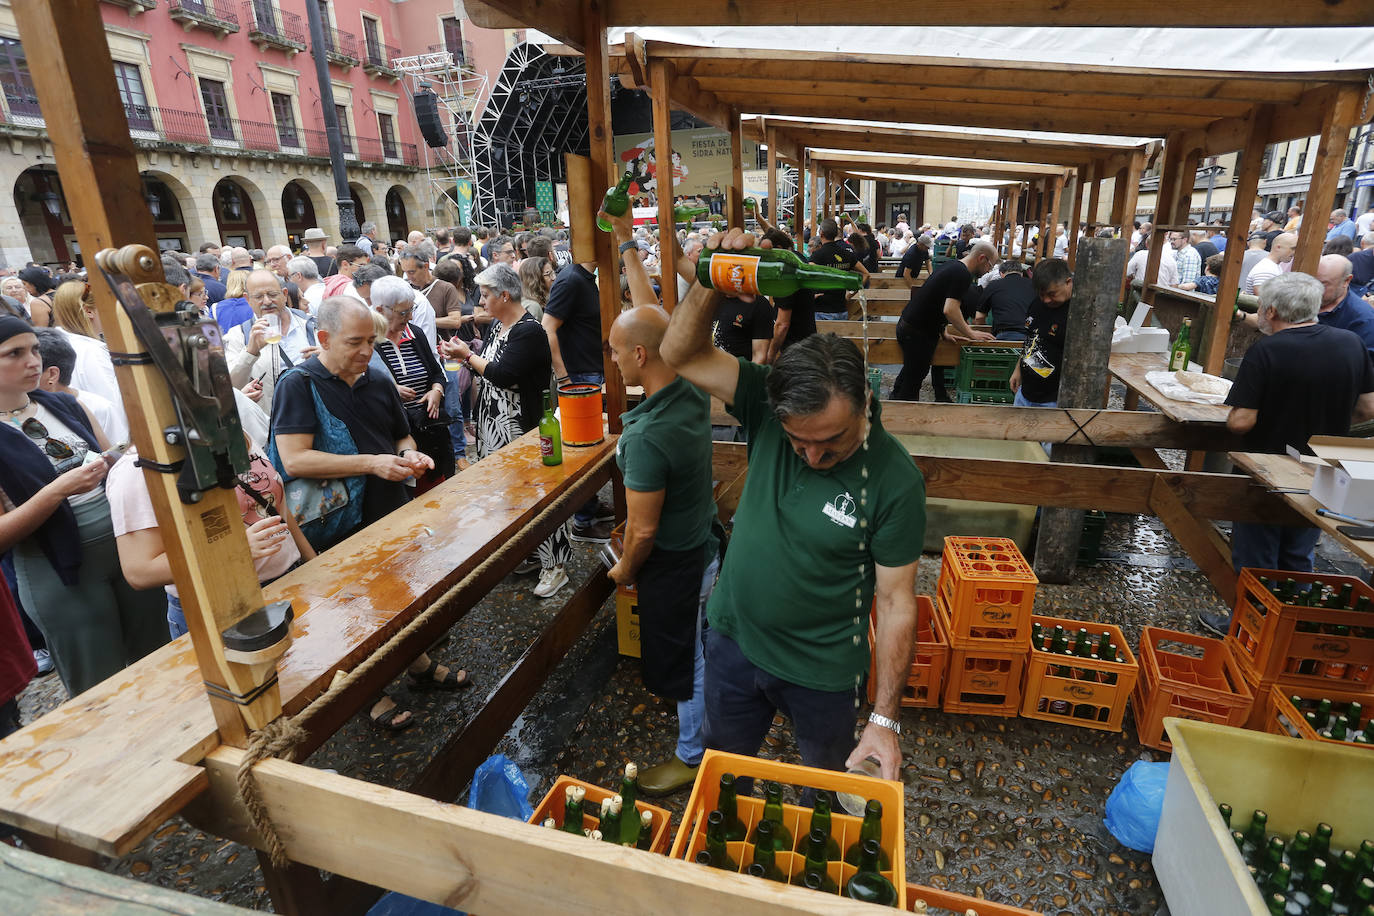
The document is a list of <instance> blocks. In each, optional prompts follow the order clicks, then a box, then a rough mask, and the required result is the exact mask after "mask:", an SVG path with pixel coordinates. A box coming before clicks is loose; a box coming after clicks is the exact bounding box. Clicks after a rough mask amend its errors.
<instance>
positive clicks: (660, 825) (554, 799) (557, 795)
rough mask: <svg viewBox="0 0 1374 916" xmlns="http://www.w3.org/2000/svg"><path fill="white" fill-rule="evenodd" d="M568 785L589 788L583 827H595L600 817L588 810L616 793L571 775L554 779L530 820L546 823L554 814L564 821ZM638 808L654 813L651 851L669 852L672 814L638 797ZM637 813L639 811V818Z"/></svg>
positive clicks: (584, 809)
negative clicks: (545, 820) (669, 831)
mask: <svg viewBox="0 0 1374 916" xmlns="http://www.w3.org/2000/svg"><path fill="white" fill-rule="evenodd" d="M568 786H581V787H582V788H584V789H586V790H587V798H586V801H584V802H583V803H582V826H583V827H584V828H587V829H590V828H592V827H595V826H596V825H597V823H598V821H597V819H596V818H594V817H592V816H591V814H589V813H587V812H589V811H591V810H592V806H593V805H595V806H596V808H597V810H600V809H601V802H602V800H604V799H607V798H610V797H611V796H612V795H614V794H615V792H613V791H611V790H610V789H603V788H602V787H601V786H595V785H592V784H591V783H589V782H583V781H582V780H580V779H573V778H572V777H571V776H560V777H558V778H557V779H555V780H554V782H553V785H552V786H550V787H549V791H548V792H546V793H544V798H543V800H541V801H540V802H539V805H538V807H536V808H535V809H534V815H533V816H532V817H531V818H530V823H531V824H542V823H544V818H546V817H551V818H553V819H554V821H556V822H557V823H559V824H562V823H563V812H564V808H563V805H564V802H565V801H566V799H565V798H564V795H565V793H566V792H567V789H568ZM635 809H636V810H637V811H648V812H650V813H651V814H652V815H653V816H654V820H653V825H654V840H653V843H652V844H650V846H649V851H650V852H656V853H659V854H660V855H662V854H664V853H666V852H667V851H668V828H669V826H670V821H671V820H672V815H671V814H670V813H669V812H668V810H667V809H666V808H660V807H658V806H657V805H650V804H648V803H646V802H642V801H638V800H636V801H635ZM637 816H638V815H637V814H636V817H637Z"/></svg>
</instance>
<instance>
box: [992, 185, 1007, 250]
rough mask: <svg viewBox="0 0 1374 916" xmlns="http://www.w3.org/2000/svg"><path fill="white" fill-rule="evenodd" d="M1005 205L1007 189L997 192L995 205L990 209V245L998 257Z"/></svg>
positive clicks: (1000, 248)
mask: <svg viewBox="0 0 1374 916" xmlns="http://www.w3.org/2000/svg"><path fill="white" fill-rule="evenodd" d="M1006 205H1007V189H1006V188H1003V189H1002V190H1000V191H998V192H997V203H996V204H995V205H994V206H993V208H992V244H993V246H994V247H995V248H996V249H997V253H998V255H1001V253H1002V222H1003V220H1002V212H1003V210H1004V208H1005V207H1006Z"/></svg>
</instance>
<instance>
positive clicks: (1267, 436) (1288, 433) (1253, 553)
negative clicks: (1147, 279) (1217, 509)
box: [1198, 273, 1374, 633]
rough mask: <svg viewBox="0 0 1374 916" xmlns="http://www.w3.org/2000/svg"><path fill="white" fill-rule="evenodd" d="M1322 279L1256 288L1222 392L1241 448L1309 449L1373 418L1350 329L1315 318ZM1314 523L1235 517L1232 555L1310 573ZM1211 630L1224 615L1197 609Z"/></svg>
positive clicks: (1370, 390) (1364, 361) (1303, 277)
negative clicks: (1249, 321) (1251, 319)
mask: <svg viewBox="0 0 1374 916" xmlns="http://www.w3.org/2000/svg"><path fill="white" fill-rule="evenodd" d="M1321 300H1322V285H1321V284H1320V283H1319V282H1317V280H1316V279H1315V278H1314V277H1310V276H1308V275H1307V274H1302V273H1287V274H1280V275H1279V276H1277V277H1274V278H1273V279H1272V280H1269V281H1268V282H1266V283H1265V284H1264V287H1263V288H1262V289H1261V290H1260V304H1259V324H1260V330H1261V331H1262V332H1263V333H1264V334H1265V335H1266V336H1264V337H1262V338H1260V339H1259V340H1257V341H1255V343H1254V344H1252V345H1251V347H1250V349H1249V350H1248V351H1246V354H1245V359H1244V360H1243V361H1242V362H1241V364H1240V370H1239V371H1238V372H1237V373H1236V380H1235V383H1234V384H1233V385H1232V386H1231V392H1230V394H1228V395H1227V396H1226V403H1227V405H1229V406H1230V408H1231V412H1230V414H1229V415H1228V416H1227V417H1226V428H1227V429H1228V430H1230V431H1231V432H1233V433H1237V434H1239V435H1241V436H1244V438H1245V451H1248V452H1265V453H1268V454H1283V453H1284V452H1285V451H1286V450H1287V449H1288V448H1289V447H1292V448H1295V449H1297V450H1299V451H1301V452H1305V453H1306V454H1309V455H1310V454H1312V450H1311V448H1310V447H1309V446H1308V444H1307V440H1308V439H1310V438H1311V437H1312V436H1319V435H1325V436H1344V435H1346V434H1348V433H1349V432H1350V424H1351V423H1352V422H1362V421H1364V420H1367V419H1370V418H1371V417H1374V364H1371V363H1370V356H1369V351H1368V350H1366V349H1365V345H1364V341H1362V340H1361V339H1360V337H1359V335H1358V334H1355V333H1354V332H1353V331H1347V330H1344V329H1343V328H1334V327H1331V326H1330V325H1324V324H1320V323H1318V321H1317V312H1318V309H1320V308H1321ZM1319 534H1320V532H1319V531H1318V530H1317V529H1316V528H1296V527H1279V526H1277V525H1254V524H1249V523H1245V522H1235V523H1234V524H1233V525H1232V526H1231V561H1232V563H1233V564H1234V565H1235V568H1236V571H1237V572H1239V571H1240V570H1241V568H1242V567H1247V566H1248V567H1251V568H1253V569H1291V570H1298V571H1300V572H1311V571H1312V552H1313V550H1314V549H1315V548H1316V546H1317V537H1318V535H1319ZM1198 620H1199V622H1200V623H1202V625H1203V626H1204V627H1207V628H1208V629H1209V630H1212V631H1213V632H1222V633H1224V632H1225V631H1226V629H1227V627H1228V625H1229V620H1228V619H1227V618H1226V617H1225V616H1223V615H1219V614H1199V615H1198Z"/></svg>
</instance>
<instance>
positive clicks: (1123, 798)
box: [1103, 760, 1169, 852]
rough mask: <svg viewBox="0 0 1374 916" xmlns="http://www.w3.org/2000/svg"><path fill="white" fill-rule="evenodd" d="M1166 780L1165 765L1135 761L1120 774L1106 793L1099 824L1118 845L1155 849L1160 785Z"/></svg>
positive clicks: (1161, 805)
mask: <svg viewBox="0 0 1374 916" xmlns="http://www.w3.org/2000/svg"><path fill="white" fill-rule="evenodd" d="M1168 779H1169V764H1168V762H1167V761H1166V762H1164V763H1151V762H1150V761H1148V760H1137V761H1136V762H1135V763H1133V764H1131V766H1130V769H1128V770H1127V771H1126V772H1125V773H1122V774H1121V780H1120V781H1119V782H1117V784H1116V788H1114V789H1112V794H1111V795H1109V796H1107V816H1106V817H1105V818H1103V823H1105V824H1106V825H1107V829H1108V830H1110V831H1111V832H1112V836H1114V837H1116V839H1117V842H1119V843H1120V844H1121V845H1122V846H1126V847H1128V848H1130V849H1134V850H1135V851H1136V852H1154V851H1155V833H1156V832H1158V830H1159V815H1160V812H1162V811H1163V810H1164V785H1165V783H1166V782H1167V781H1168Z"/></svg>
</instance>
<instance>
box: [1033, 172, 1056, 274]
mask: <svg viewBox="0 0 1374 916" xmlns="http://www.w3.org/2000/svg"><path fill="white" fill-rule="evenodd" d="M1054 189H1055V183H1054V182H1053V181H1052V180H1050V179H1049V178H1043V179H1041V180H1040V213H1039V215H1038V216H1037V217H1036V218H1037V219H1038V220H1039V222H1040V244H1039V245H1037V246H1036V260H1043V259H1044V258H1047V257H1049V256H1050V253H1051V252H1053V251H1054V239H1053V238H1052V233H1053V232H1054V228H1053V227H1052V226H1051V225H1050V217H1051V215H1052V214H1053V212H1054V209H1055V208H1056V207H1057V198H1056V197H1054V196H1053V195H1054Z"/></svg>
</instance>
